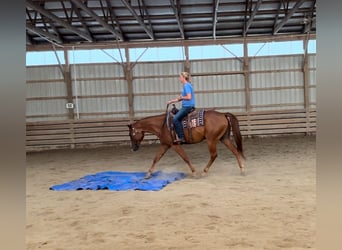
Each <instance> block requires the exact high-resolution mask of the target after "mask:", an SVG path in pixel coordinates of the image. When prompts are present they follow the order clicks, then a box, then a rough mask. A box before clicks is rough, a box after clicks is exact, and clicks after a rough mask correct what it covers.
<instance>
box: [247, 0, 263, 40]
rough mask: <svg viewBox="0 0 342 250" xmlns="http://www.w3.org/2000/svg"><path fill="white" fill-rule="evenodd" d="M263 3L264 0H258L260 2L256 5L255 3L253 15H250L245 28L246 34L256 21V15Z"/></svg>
mask: <svg viewBox="0 0 342 250" xmlns="http://www.w3.org/2000/svg"><path fill="white" fill-rule="evenodd" d="M261 3H262V0H258V2H257V3H256V5H255V7H254V9H253V12H252V14H251V16H250V17H249V19H248V21H247V24H246V27H245V30H244V36H245V35H246V34H247V32H248V29H249V27H251V24H252V23H253V21H254V18H255V15H256V13H257V12H258V10H259V8H260V5H261Z"/></svg>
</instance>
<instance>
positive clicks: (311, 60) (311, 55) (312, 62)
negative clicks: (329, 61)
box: [308, 54, 317, 69]
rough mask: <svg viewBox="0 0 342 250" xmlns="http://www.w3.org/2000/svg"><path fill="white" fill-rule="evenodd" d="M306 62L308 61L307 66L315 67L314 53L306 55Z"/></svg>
mask: <svg viewBox="0 0 342 250" xmlns="http://www.w3.org/2000/svg"><path fill="white" fill-rule="evenodd" d="M308 57H309V58H308V63H309V68H315V69H316V67H317V66H316V55H314V54H310V55H309V56H308Z"/></svg>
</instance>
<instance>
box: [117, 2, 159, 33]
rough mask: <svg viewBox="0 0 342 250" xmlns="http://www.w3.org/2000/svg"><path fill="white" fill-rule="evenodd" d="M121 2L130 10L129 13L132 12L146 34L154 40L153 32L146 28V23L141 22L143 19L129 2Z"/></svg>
mask: <svg viewBox="0 0 342 250" xmlns="http://www.w3.org/2000/svg"><path fill="white" fill-rule="evenodd" d="M121 2H122V3H123V4H124V5H125V6H126V8H127V9H128V10H129V12H131V14H132V15H133V16H134V18H135V19H136V20H137V21H138V23H139V24H140V26H141V27H142V28H143V29H144V30H145V32H146V33H147V35H148V36H149V37H150V38H151V39H152V40H154V34H153V32H152V31H151V30H150V29H149V28H148V27H147V26H146V24H145V23H144V21H143V20H141V18H140V17H139V16H138V15H137V13H136V12H135V10H134V9H133V7H132V5H131V4H130V3H129V2H128V1H127V0H121Z"/></svg>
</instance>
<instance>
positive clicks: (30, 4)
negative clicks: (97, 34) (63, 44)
mask: <svg viewBox="0 0 342 250" xmlns="http://www.w3.org/2000/svg"><path fill="white" fill-rule="evenodd" d="M26 6H28V7H30V8H31V9H33V10H35V11H37V12H39V13H40V14H42V15H44V16H46V17H48V18H50V19H51V20H53V21H55V22H56V23H58V24H59V25H61V26H63V27H64V28H66V29H68V30H70V31H72V32H74V33H76V34H77V35H79V36H80V37H82V38H84V39H85V40H87V41H89V42H93V39H92V38H91V37H90V36H89V35H88V34H86V33H84V32H82V31H80V30H79V29H76V28H75V27H72V26H71V25H70V24H69V23H67V22H65V21H63V20H62V19H60V18H59V17H58V16H56V15H54V14H52V13H51V12H49V11H47V10H45V9H43V8H42V7H40V6H39V5H36V4H34V3H33V2H32V1H31V0H26Z"/></svg>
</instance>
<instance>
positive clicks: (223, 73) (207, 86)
mask: <svg viewBox="0 0 342 250" xmlns="http://www.w3.org/2000/svg"><path fill="white" fill-rule="evenodd" d="M250 61H251V74H250V97H251V100H250V101H251V105H252V106H253V108H252V110H253V111H257V110H278V109H294V108H303V105H304V93H303V88H304V83H303V73H302V71H301V70H302V66H303V65H302V63H303V55H289V56H269V57H255V58H251V59H250ZM190 64H191V73H193V74H194V76H193V77H192V78H191V79H192V83H193V84H194V87H195V91H196V99H197V100H196V101H197V107H203V108H220V109H222V110H227V111H245V105H246V96H245V77H244V75H243V74H242V66H243V64H242V63H241V61H240V60H238V59H236V58H234V59H231V58H229V59H217V60H216V59H215V60H214V59H211V60H205V61H204V60H202V61H201V60H196V61H190ZM309 65H310V66H309V67H310V70H309V83H310V86H311V88H310V90H309V93H310V94H309V96H310V103H311V105H312V106H314V105H315V102H316V88H315V86H316V69H315V65H316V55H309ZM183 69H184V61H174V62H149V63H137V64H136V65H135V66H134V68H133V96H134V100H133V104H134V112H135V115H136V116H139V117H142V116H147V115H155V114H159V113H160V112H162V111H164V110H165V108H166V102H167V101H168V100H170V99H172V98H175V96H178V95H179V93H180V92H181V89H182V85H181V84H180V82H179V79H178V75H179V73H180V72H181V71H182V70H183ZM75 70H76V75H75V76H76V79H74V77H73V79H72V80H73V83H72V85H73V95H74V96H75V95H76V94H77V101H78V106H77V108H78V112H79V113H80V114H81V118H91V117H128V112H129V107H128V86H127V82H126V80H125V79H124V72H123V69H122V67H121V65H120V64H116V63H112V64H82V65H81V64H80V65H76V67H75ZM255 70H257V71H259V70H261V71H262V70H265V71H267V72H259V73H256V72H253V71H255ZM70 71H71V74H74V71H73V67H72V66H71V68H70ZM272 71H273V72H272ZM229 72H232V74H230V73H229ZM206 73H208V74H209V75H205V74H206ZM27 80H28V84H27V85H28V88H27V97H28V98H35V97H37V98H39V97H48V98H49V99H48V100H35V101H31V100H29V101H27V110H26V114H27V115H28V116H30V115H42V116H44V115H49V114H52V115H61V116H63V117H64V116H65V117H67V111H68V110H67V109H66V108H65V104H66V86H65V83H64V81H63V77H62V74H61V72H60V70H59V67H58V66H41V67H36V66H34V67H27ZM75 80H76V81H75ZM35 81H37V82H35ZM44 81H46V82H44ZM75 84H76V85H75ZM75 86H77V90H76V88H75ZM110 95H113V97H111V96H110ZM53 97H56V98H60V97H65V99H55V100H53V99H52V100H51V98H53ZM74 101H75V102H76V100H75V99H74ZM178 105H179V104H178ZM75 112H76V110H75ZM29 119H32V118H29ZM33 119H35V118H33ZM50 119H55V120H56V119H60V118H59V117H49V118H41V120H50Z"/></svg>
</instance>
